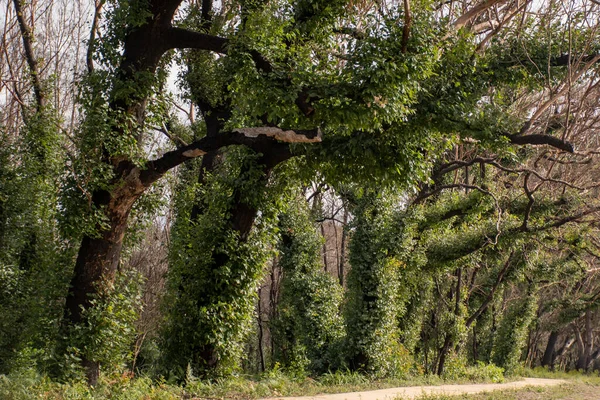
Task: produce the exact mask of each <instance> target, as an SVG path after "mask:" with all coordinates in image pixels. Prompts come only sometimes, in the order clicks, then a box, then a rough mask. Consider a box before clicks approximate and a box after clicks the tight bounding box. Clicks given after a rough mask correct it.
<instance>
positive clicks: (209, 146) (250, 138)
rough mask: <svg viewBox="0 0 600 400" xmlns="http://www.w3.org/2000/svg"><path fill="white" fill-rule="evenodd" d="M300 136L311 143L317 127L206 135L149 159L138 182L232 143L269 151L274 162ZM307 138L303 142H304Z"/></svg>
mask: <svg viewBox="0 0 600 400" xmlns="http://www.w3.org/2000/svg"><path fill="white" fill-rule="evenodd" d="M302 137H304V138H306V140H310V141H311V142H320V141H321V139H320V131H319V130H318V129H315V130H313V131H306V130H283V129H280V128H272V127H265V128H242V129H237V130H234V131H232V132H226V133H222V134H220V135H217V136H205V137H204V138H202V139H200V140H198V141H196V142H194V143H191V144H189V145H187V146H182V147H179V148H177V149H175V150H173V151H169V152H167V153H165V154H164V155H163V156H162V157H160V158H158V159H156V160H152V161H149V162H148V164H147V166H146V169H145V170H144V171H142V172H141V174H140V181H141V182H142V184H143V185H145V186H146V187H147V186H150V185H151V184H152V183H154V182H155V181H157V180H158V179H160V178H161V177H162V176H163V175H164V174H165V173H166V172H167V171H169V170H170V169H172V168H175V167H176V166H178V165H179V164H182V163H183V162H185V161H187V160H190V159H192V158H196V157H200V156H202V155H204V154H206V153H208V152H211V151H215V150H218V149H220V148H223V147H226V146H231V145H244V146H247V147H250V148H252V149H254V150H255V151H256V152H259V153H263V154H265V155H267V153H269V157H270V160H267V161H268V162H272V163H273V164H275V165H276V164H277V163H279V162H281V161H283V160H286V159H287V158H289V157H290V156H291V153H290V150H289V143H298V142H303V141H302V140H299V138H302ZM306 140H305V141H304V143H306Z"/></svg>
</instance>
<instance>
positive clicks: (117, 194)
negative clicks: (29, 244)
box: [63, 166, 147, 385]
mask: <svg viewBox="0 0 600 400" xmlns="http://www.w3.org/2000/svg"><path fill="white" fill-rule="evenodd" d="M118 182H119V183H120V184H119V185H117V188H116V189H115V190H113V191H112V192H111V193H109V192H106V191H98V192H96V193H94V196H93V198H92V201H93V203H94V205H95V206H96V207H103V208H104V209H105V215H106V216H107V218H108V222H109V228H108V229H100V228H99V232H98V233H99V235H100V236H99V237H90V236H84V238H83V240H82V243H81V247H80V248H79V252H78V255H77V260H76V262H75V271H74V275H73V278H72V280H71V285H70V288H69V293H68V295H67V299H66V303H65V318H64V323H63V324H64V328H65V330H68V329H69V328H70V327H72V326H75V325H78V324H85V318H86V317H85V310H86V309H88V308H89V307H90V305H91V301H92V300H94V299H95V298H101V297H102V296H103V295H104V294H106V292H105V291H106V290H109V289H110V285H111V284H112V282H113V280H114V277H115V274H116V272H117V269H118V266H119V261H120V258H121V249H122V247H123V238H124V236H125V231H126V230H127V219H128V217H129V213H130V211H131V208H132V207H133V204H134V203H135V201H136V200H137V199H138V197H140V195H141V194H142V193H143V192H144V191H145V190H146V188H147V185H144V184H142V182H141V181H140V170H139V168H137V167H134V166H129V167H128V168H125V171H124V173H123V175H122V176H121V179H119V180H118ZM82 365H83V367H84V369H85V371H86V376H87V379H88V383H89V384H90V385H95V384H96V383H97V381H98V377H99V373H100V365H99V363H98V362H97V361H95V360H91V359H88V358H87V357H85V356H84V357H83V358H82Z"/></svg>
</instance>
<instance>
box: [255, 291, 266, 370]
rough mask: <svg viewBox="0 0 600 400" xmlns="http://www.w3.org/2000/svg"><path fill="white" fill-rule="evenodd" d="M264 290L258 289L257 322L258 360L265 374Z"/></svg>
mask: <svg viewBox="0 0 600 400" xmlns="http://www.w3.org/2000/svg"><path fill="white" fill-rule="evenodd" d="M262 289H263V287H262V286H260V287H259V288H258V307H257V314H258V317H257V322H258V358H259V361H260V372H265V352H264V349H263V337H264V332H263V325H262V307H261V302H262Z"/></svg>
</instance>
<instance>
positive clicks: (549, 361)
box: [542, 331, 559, 369]
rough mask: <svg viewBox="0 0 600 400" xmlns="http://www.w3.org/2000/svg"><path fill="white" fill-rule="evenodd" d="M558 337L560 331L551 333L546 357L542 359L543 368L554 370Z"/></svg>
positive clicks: (545, 352) (545, 353)
mask: <svg viewBox="0 0 600 400" xmlns="http://www.w3.org/2000/svg"><path fill="white" fill-rule="evenodd" d="M558 335H559V333H558V331H552V332H550V336H549V337H548V344H547V345H546V350H545V351H544V356H543V358H542V367H549V368H550V369H553V368H554V359H555V352H554V348H555V347H556V342H557V341H558Z"/></svg>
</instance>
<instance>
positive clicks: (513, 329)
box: [492, 294, 537, 373]
mask: <svg viewBox="0 0 600 400" xmlns="http://www.w3.org/2000/svg"><path fill="white" fill-rule="evenodd" d="M536 310H537V296H536V295H535V294H529V295H528V296H527V297H525V298H524V299H522V300H520V301H519V302H518V303H517V304H514V305H512V306H511V307H510V308H509V309H508V311H507V312H506V313H505V315H504V316H503V318H502V321H501V323H500V326H499V328H498V332H497V334H496V340H495V342H494V349H493V351H492V360H493V361H494V364H496V365H499V366H501V367H503V368H504V369H505V370H506V371H507V373H511V372H512V371H514V370H515V369H516V368H517V367H518V366H519V365H520V363H521V355H522V352H523V348H524V346H525V345H526V343H527V335H528V333H529V332H528V328H529V325H530V324H531V322H532V321H533V320H534V318H535V313H536Z"/></svg>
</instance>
